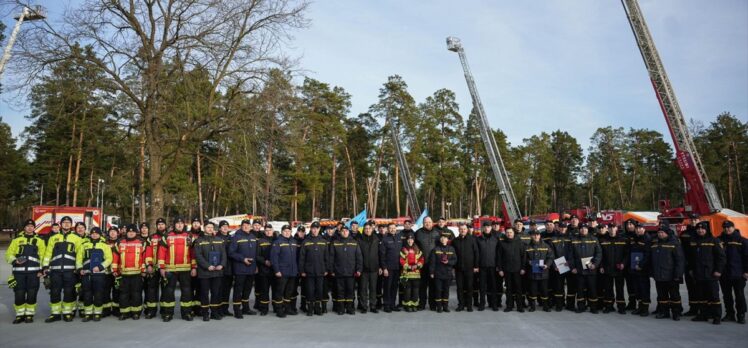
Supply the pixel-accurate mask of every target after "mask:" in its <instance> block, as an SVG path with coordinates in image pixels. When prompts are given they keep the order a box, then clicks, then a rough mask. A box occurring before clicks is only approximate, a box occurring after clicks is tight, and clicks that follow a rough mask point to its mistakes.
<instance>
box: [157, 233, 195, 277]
mask: <svg viewBox="0 0 748 348" xmlns="http://www.w3.org/2000/svg"><path fill="white" fill-rule="evenodd" d="M192 242H193V241H192V236H190V234H189V233H187V232H184V231H171V232H169V233H167V234H166V237H164V238H162V239H161V244H159V248H158V267H159V268H160V269H165V270H167V271H169V272H183V271H189V270H191V269H193V268H197V262H196V261H195V257H194V256H193V255H192Z"/></svg>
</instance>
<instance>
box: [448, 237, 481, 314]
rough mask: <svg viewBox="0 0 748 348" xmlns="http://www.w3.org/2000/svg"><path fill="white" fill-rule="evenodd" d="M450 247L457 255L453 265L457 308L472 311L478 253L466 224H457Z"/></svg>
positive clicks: (459, 310)
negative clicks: (457, 227) (456, 231)
mask: <svg viewBox="0 0 748 348" xmlns="http://www.w3.org/2000/svg"><path fill="white" fill-rule="evenodd" d="M452 247H454V249H455V254H456V255H457V264H456V265H455V277H456V278H457V309H456V311H458V312H461V311H462V310H467V311H468V312H472V311H473V283H474V279H473V278H474V276H475V274H476V273H478V263H479V262H480V255H479V250H478V243H477V242H476V240H475V238H474V237H473V235H472V234H470V230H469V229H468V226H467V225H465V224H461V225H460V226H459V235H458V236H457V238H455V239H453V240H452Z"/></svg>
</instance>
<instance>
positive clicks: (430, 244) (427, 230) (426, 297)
mask: <svg viewBox="0 0 748 348" xmlns="http://www.w3.org/2000/svg"><path fill="white" fill-rule="evenodd" d="M438 240H439V231H438V230H436V229H435V228H434V221H433V220H431V217H428V216H427V217H425V218H423V227H421V228H419V229H418V230H417V231H416V244H418V247H419V248H421V252H423V255H425V257H426V260H425V262H424V267H423V268H422V269H421V279H422V281H421V284H420V288H419V289H418V297H419V300H418V310H419V311H420V310H424V309H425V308H426V304H427V303H428V305H429V309H431V310H436V309H437V308H442V307H441V305H439V306H438V307H437V305H436V296H434V291H435V285H434V283H435V282H436V281H435V280H434V278H432V277H431V273H432V272H431V270H430V269H429V267H431V265H432V264H433V262H431V255H432V254H433V253H432V250H433V249H434V247H436V244H437V243H438ZM447 240H449V239H447Z"/></svg>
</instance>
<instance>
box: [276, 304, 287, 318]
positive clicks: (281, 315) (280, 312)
mask: <svg viewBox="0 0 748 348" xmlns="http://www.w3.org/2000/svg"><path fill="white" fill-rule="evenodd" d="M275 316H276V317H278V318H285V317H286V309H285V308H284V307H283V305H279V306H278V307H276V308H275Z"/></svg>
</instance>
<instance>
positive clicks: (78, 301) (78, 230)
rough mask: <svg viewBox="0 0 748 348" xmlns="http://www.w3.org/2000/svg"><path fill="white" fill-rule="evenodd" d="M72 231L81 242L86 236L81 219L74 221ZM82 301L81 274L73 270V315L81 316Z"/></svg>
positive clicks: (84, 226)
mask: <svg viewBox="0 0 748 348" xmlns="http://www.w3.org/2000/svg"><path fill="white" fill-rule="evenodd" d="M73 231H75V234H77V235H78V237H80V238H81V242H82V241H84V240H85V239H86V238H87V237H88V234H87V231H86V224H85V223H84V222H83V221H78V222H76V223H75V227H74V228H73ZM82 303H83V292H82V291H81V276H80V274H78V272H75V304H74V306H73V317H75V313H76V312H78V316H79V317H81V318H83V312H84V311H83V305H82Z"/></svg>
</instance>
